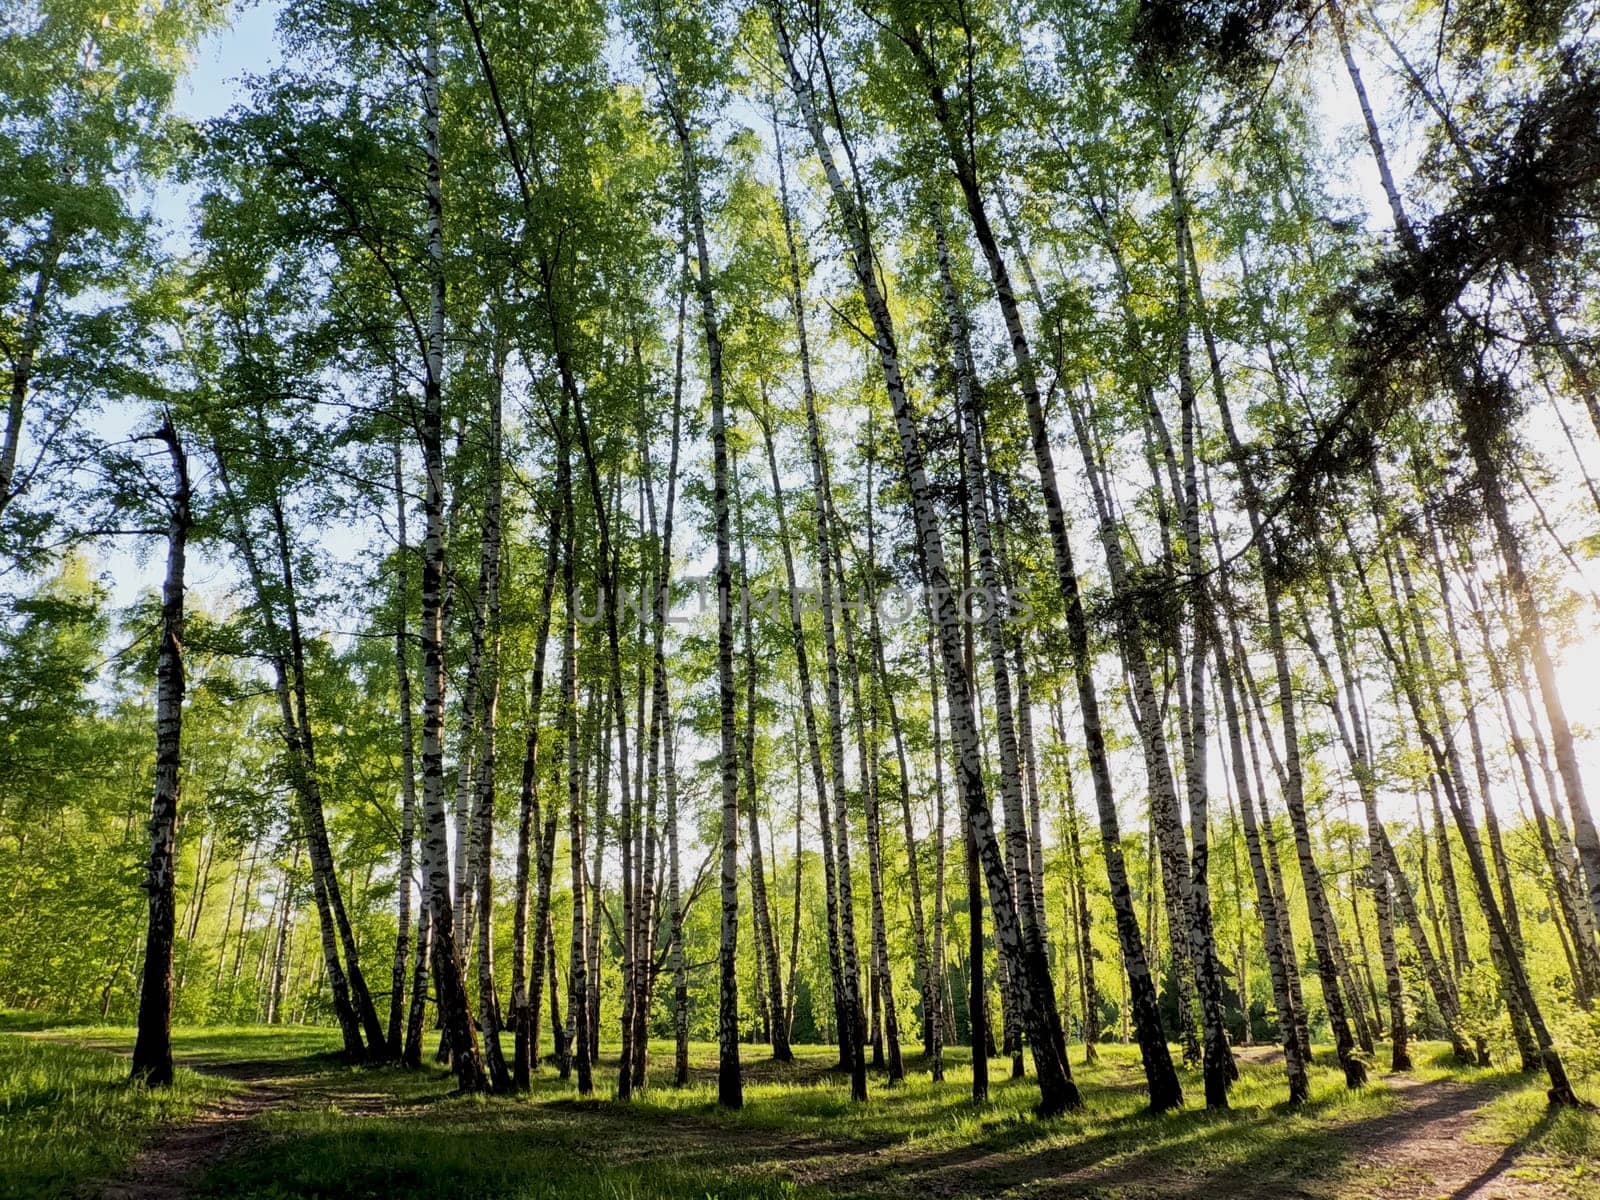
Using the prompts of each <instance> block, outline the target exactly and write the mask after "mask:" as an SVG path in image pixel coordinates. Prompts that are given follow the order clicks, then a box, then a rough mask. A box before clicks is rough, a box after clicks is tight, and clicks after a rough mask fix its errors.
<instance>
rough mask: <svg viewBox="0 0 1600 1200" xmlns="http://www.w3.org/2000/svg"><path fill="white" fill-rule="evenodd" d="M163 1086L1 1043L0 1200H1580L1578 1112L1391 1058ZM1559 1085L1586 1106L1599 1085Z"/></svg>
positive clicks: (315, 1038)
mask: <svg viewBox="0 0 1600 1200" xmlns="http://www.w3.org/2000/svg"><path fill="white" fill-rule="evenodd" d="M174 1040H175V1043H176V1045H177V1048H178V1052H179V1059H180V1061H181V1062H182V1063H183V1065H184V1067H185V1069H184V1070H183V1071H181V1072H180V1079H179V1082H178V1086H177V1087H176V1088H175V1089H174V1091H173V1093H172V1094H171V1095H169V1096H159V1095H152V1094H151V1093H148V1092H145V1091H144V1090H143V1089H137V1088H129V1087H127V1086H125V1085H124V1084H123V1082H122V1081H123V1078H124V1076H125V1073H126V1069H127V1068H126V1055H127V1053H128V1051H129V1049H130V1048H131V1045H132V1033H131V1031H129V1030H126V1029H104V1028H90V1029H60V1030H45V1031H36V1032H32V1033H29V1034H25V1035H12V1034H0V1198H5V1200H10V1198H12V1197H17V1198H21V1197H30V1198H31V1197H39V1196H48V1197H54V1196H60V1197H70V1196H103V1197H106V1198H108V1200H110V1198H114V1200H180V1198H184V1197H194V1198H197V1200H205V1198H223V1197H227V1198H233V1197H249V1198H253V1200H280V1198H287V1197H313V1196H315V1197H323V1198H338V1200H358V1198H365V1197H403V1198H416V1200H422V1198H423V1197H427V1198H428V1200H439V1198H447V1197H464V1198H465V1197H471V1198H474V1200H480V1198H481V1200H512V1198H516V1200H534V1198H545V1197H549V1198H555V1197H562V1198H567V1197H572V1198H575V1200H590V1198H593V1200H602V1198H603V1200H624V1198H625V1200H644V1198H654V1197H660V1198H662V1200H668V1198H684V1200H691V1198H692V1200H808V1198H811V1197H820V1196H856V1197H915V1198H917V1200H934V1198H943V1197H950V1198H954V1197H978V1196H983V1197H991V1196H1005V1197H1044V1196H1051V1197H1054V1196H1061V1197H1068V1196H1071V1197H1100V1198H1105V1200H1111V1198H1117V1200H1151V1198H1155V1197H1163V1198H1165V1197H1194V1198H1195V1200H1199V1198H1200V1197H1236V1198H1239V1200H1269V1198H1270V1200H1278V1198H1283V1197H1311V1198H1319V1200H1331V1198H1335V1197H1337V1198H1345V1197H1350V1198H1356V1197H1363V1198H1365V1197H1400V1198H1407V1200H1423V1198H1430V1200H1432V1198H1440V1197H1446V1198H1448V1200H1466V1198H1467V1197H1478V1198H1483V1200H1488V1198H1491V1197H1504V1198H1507V1200H1521V1198H1524V1197H1589V1198H1600V1115H1597V1114H1596V1113H1594V1112H1592V1111H1591V1112H1583V1113H1572V1112H1561V1113H1554V1114H1552V1113H1550V1112H1549V1111H1547V1109H1546V1107H1545V1104H1544V1096H1543V1090H1542V1086H1541V1084H1540V1081H1539V1080H1538V1079H1537V1078H1534V1077H1532V1076H1526V1075H1520V1074H1517V1073H1514V1072H1512V1071H1509V1070H1504V1069H1486V1070H1463V1069H1461V1068H1459V1067H1456V1066H1455V1065H1454V1064H1453V1063H1450V1062H1449V1061H1448V1058H1447V1051H1446V1048H1445V1047H1443V1046H1438V1045H1434V1044H1426V1045H1422V1046H1419V1047H1417V1048H1416V1054H1415V1057H1416V1059H1417V1062H1418V1067H1417V1069H1416V1070H1415V1071H1413V1072H1411V1073H1409V1074H1407V1075H1405V1076H1394V1075H1384V1074H1380V1073H1378V1072H1377V1071H1376V1070H1375V1071H1374V1082H1373V1085H1372V1086H1371V1087H1369V1088H1367V1089H1365V1090H1364V1091H1362V1092H1359V1093H1350V1092H1347V1091H1346V1090H1345V1089H1344V1087H1343V1086H1342V1082H1341V1077H1340V1076H1339V1075H1338V1074H1337V1073H1336V1071H1335V1070H1333V1069H1332V1067H1331V1066H1330V1065H1329V1061H1325V1060H1331V1054H1330V1055H1326V1056H1323V1055H1319V1065H1318V1067H1317V1069H1316V1071H1315V1073H1314V1077H1313V1095H1312V1100H1311V1102H1310V1103H1309V1104H1307V1105H1306V1106H1304V1107H1303V1108H1302V1109H1300V1110H1299V1111H1297V1112H1290V1111H1289V1110H1288V1109H1287V1108H1286V1107H1285V1106H1284V1105H1283V1103H1282V1099H1283V1095H1284V1085H1283V1082H1282V1075H1281V1058H1280V1057H1279V1056H1278V1055H1277V1053H1276V1052H1275V1051H1272V1050H1264V1049H1246V1050H1241V1051H1240V1057H1241V1068H1242V1071H1241V1078H1240V1081H1239V1083H1238V1084H1237V1085H1236V1087H1235V1090H1234V1094H1233V1109H1232V1111H1231V1112H1229V1113H1226V1114H1211V1113H1208V1112H1206V1111H1204V1110H1203V1109H1202V1108H1200V1107H1199V1105H1198V1101H1199V1095H1200V1083H1199V1079H1198V1077H1196V1076H1195V1075H1193V1074H1192V1073H1186V1074H1185V1086H1186V1088H1187V1090H1188V1094H1189V1102H1190V1107H1188V1108H1186V1109H1184V1110H1183V1111H1182V1112H1179V1113H1173V1114H1168V1115H1165V1116H1160V1117H1153V1116H1150V1115H1148V1114H1146V1113H1144V1112H1143V1111H1141V1107H1140V1083H1141V1080H1142V1076H1141V1074H1140V1071H1139V1066H1138V1059H1137V1056H1136V1053H1135V1052H1134V1051H1133V1050H1132V1049H1131V1048H1129V1047H1122V1046H1105V1047H1102V1048H1101V1049H1102V1053H1101V1058H1100V1061H1099V1062H1098V1063H1097V1064H1094V1065H1092V1066H1087V1067H1086V1066H1082V1065H1081V1060H1082V1047H1074V1048H1073V1052H1072V1057H1073V1067H1074V1071H1075V1073H1076V1075H1077V1078H1078V1081H1079V1084H1080V1086H1081V1087H1082V1088H1083V1090H1084V1095H1085V1097H1086V1099H1087V1101H1088V1105H1087V1108H1086V1110H1085V1111H1083V1112H1080V1113H1076V1114H1073V1115H1070V1116H1067V1117H1064V1118H1060V1119H1056V1120H1043V1121H1042V1120H1039V1119H1037V1118H1035V1117H1034V1116H1033V1115H1032V1113H1031V1112H1030V1107H1031V1105H1032V1104H1033V1102H1034V1101H1035V1100H1036V1098H1037V1092H1036V1091H1035V1090H1034V1087H1033V1084H1032V1081H1031V1079H1023V1080H1020V1081H1015V1082H1014V1081H1012V1080H1011V1079H1010V1063H1009V1060H1001V1059H995V1060H993V1062H992V1063H991V1068H990V1069H991V1075H992V1078H993V1079H994V1086H993V1088H992V1100H991V1102H990V1103H989V1104H988V1105H986V1106H983V1107H976V1106H974V1105H973V1104H972V1103H971V1102H970V1100H969V1099H968V1093H969V1089H970V1080H971V1073H970V1071H971V1068H970V1062H969V1060H968V1059H967V1057H966V1054H965V1052H964V1051H962V1050H959V1049H957V1050H955V1051H952V1052H951V1053H950V1055H949V1060H950V1063H949V1070H948V1072H947V1075H948V1078H947V1081H946V1082H945V1083H944V1084H942V1085H938V1086H935V1085H933V1084H932V1083H931V1082H930V1081H929V1080H928V1079H927V1075H926V1072H925V1071H924V1070H923V1069H922V1063H921V1060H920V1056H912V1057H911V1058H909V1059H908V1062H907V1067H908V1080H907V1082H906V1083H904V1084H902V1085H900V1086H897V1087H894V1088H890V1087H887V1086H885V1084H884V1081H883V1077H882V1075H881V1074H878V1073H875V1074H874V1077H873V1079H872V1081H871V1088H872V1100H871V1101H870V1102H869V1104H868V1105H866V1106H865V1107H861V1106H856V1105H853V1104H852V1103H851V1101H850V1099H849V1094H848V1089H847V1087H846V1086H845V1083H844V1080H843V1079H842V1078H841V1077H840V1076H839V1075H838V1074H837V1073H836V1072H835V1071H833V1070H831V1069H830V1067H831V1065H832V1059H833V1052H832V1051H830V1050H828V1049H827V1048H824V1047H802V1048H800V1049H799V1050H798V1052H797V1054H798V1061H797V1062H795V1063H794V1064H790V1065H786V1066H785V1065H780V1064H777V1063H774V1062H772V1061H771V1060H770V1059H769V1058H768V1057H767V1056H766V1055H765V1054H764V1053H762V1051H761V1049H760V1048H758V1047H754V1046H749V1047H745V1100H746V1103H745V1107H744V1108H743V1109H742V1110H741V1111H739V1112H737V1113H730V1112H726V1111H723V1110H721V1109H719V1108H718V1107H717V1105H716V1103H715V1099H716V1091H715V1066H716V1047H715V1046H713V1045H709V1044H696V1045H695V1046H694V1047H693V1048H692V1051H691V1062H692V1079H691V1085H690V1086H689V1087H688V1088H685V1089H681V1090H679V1089H674V1088H672V1087H671V1086H670V1084H669V1078H668V1076H667V1072H669V1071H670V1068H671V1046H670V1044H667V1043H653V1044H652V1046H651V1051H652V1055H653V1062H652V1074H651V1078H652V1086H651V1087H650V1089H648V1090H647V1091H646V1092H645V1093H644V1094H643V1095H642V1096H641V1097H639V1098H637V1099H635V1100H634V1101H632V1102H631V1103H627V1104H620V1103H617V1102H616V1101H615V1100H614V1099H612V1098H610V1097H611V1096H612V1095H613V1093H614V1082H615V1068H616V1064H615V1059H614V1058H612V1057H609V1056H605V1055H603V1056H602V1062H601V1065H600V1068H599V1069H598V1070H597V1072H596V1088H597V1092H598V1093H599V1094H600V1096H601V1097H602V1098H600V1099H593V1100H581V1101H580V1100H578V1099H577V1098H576V1096H575V1094H574V1092H573V1090H572V1085H571V1084H570V1083H563V1082H561V1081H559V1080H558V1079H557V1078H556V1077H555V1073H554V1071H553V1070H552V1069H550V1068H546V1069H545V1070H544V1071H543V1072H542V1073H541V1078H540V1079H539V1080H538V1081H537V1083H536V1085H535V1089H534V1092H533V1094H532V1096H531V1097H524V1098H482V1097H460V1096H456V1095H453V1094H452V1083H451V1079H450V1077H449V1076H448V1075H447V1074H445V1073H444V1071H443V1070H442V1069H440V1068H436V1067H432V1066H430V1067H429V1068H428V1069H427V1070H425V1071H422V1072H417V1073H408V1072H405V1071H401V1070H398V1069H391V1068H384V1069H376V1068H374V1069H361V1068H353V1067H350V1066H348V1065H346V1064H344V1063H342V1062H340V1061H339V1059H338V1058H337V1056H336V1055H335V1054H334V1053H333V1051H335V1050H336V1049H337V1037H336V1036H334V1035H332V1034H331V1033H330V1032H329V1031H328V1030H324V1029H306V1028H290V1029H281V1028H278V1029H262V1028H254V1029H180V1030H178V1031H176V1034H175V1039H174ZM1580 1090H1584V1091H1586V1092H1587V1093H1588V1094H1589V1095H1590V1096H1591V1097H1593V1096H1594V1095H1595V1094H1596V1093H1597V1092H1600V1079H1596V1078H1590V1079H1587V1080H1584V1081H1583V1082H1582V1084H1580Z"/></svg>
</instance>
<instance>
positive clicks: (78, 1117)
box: [0, 1030, 229, 1200]
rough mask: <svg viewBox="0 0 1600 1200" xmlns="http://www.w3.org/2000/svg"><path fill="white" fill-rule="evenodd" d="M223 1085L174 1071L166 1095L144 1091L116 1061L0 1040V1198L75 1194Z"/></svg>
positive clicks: (22, 1040) (36, 1042)
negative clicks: (172, 1080)
mask: <svg viewBox="0 0 1600 1200" xmlns="http://www.w3.org/2000/svg"><path fill="white" fill-rule="evenodd" d="M76 1032H77V1031H74V1033H76ZM119 1032H120V1033H124V1034H125V1033H126V1032H127V1031H126V1030H122V1031H119ZM228 1087H229V1085H228V1084H227V1083H225V1082H223V1081H221V1080H217V1079H208V1078H205V1077H203V1076H200V1075H197V1074H195V1073H194V1072H193V1071H186V1070H181V1069H180V1070H179V1071H178V1075H177V1080H176V1082H175V1083H174V1085H173V1086H172V1087H171V1088H170V1089H151V1088H145V1087H141V1086H137V1085H133V1084H130V1083H129V1082H128V1063H127V1061H126V1060H125V1059H123V1058H120V1057H117V1056H115V1055H112V1054H108V1053H105V1052H102V1051H97V1050H91V1049H84V1048H81V1047H78V1046H72V1045H62V1044H58V1043H55V1042H46V1041H43V1040H40V1039H36V1038H31V1037H18V1036H12V1035H0V1197H5V1198H6V1200H10V1198H12V1197H16V1198H18V1200H21V1198H23V1197H54V1196H75V1195H79V1194H81V1193H82V1192H83V1190H84V1189H85V1187H86V1186H87V1185H88V1184H90V1183H91V1182H92V1181H94V1180H96V1179H102V1178H106V1177H109V1176H112V1175H115V1174H116V1173H117V1172H119V1171H120V1170H121V1169H122V1168H123V1167H124V1166H125V1165H126V1164H127V1163H128V1161H129V1160H130V1159H131V1158H132V1157H133V1155H134V1154H135V1153H136V1152H137V1151H138V1149H139V1147H140V1146H141V1145H142V1144H143V1143H144V1142H145V1141H147V1140H148V1139H149V1138H150V1137H151V1136H152V1135H153V1134H154V1133H155V1132H156V1131H157V1130H159V1129H160V1128H161V1127H162V1126H163V1125H166V1124H169V1123H171V1122H175V1121H180V1120H182V1119H184V1118H185V1117H188V1116H189V1115H190V1114H191V1113H193V1112H194V1110H195V1109H196V1108H198V1107H199V1106H200V1105H201V1104H203V1103H204V1102H205V1101H206V1100H207V1099H208V1098H210V1097H212V1096H215V1095H218V1094H220V1093H221V1092H223V1091H225V1090H226V1089H227V1088H228Z"/></svg>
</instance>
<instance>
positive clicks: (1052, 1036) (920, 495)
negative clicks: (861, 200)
mask: <svg viewBox="0 0 1600 1200" xmlns="http://www.w3.org/2000/svg"><path fill="white" fill-rule="evenodd" d="M768 14H769V16H770V17H771V19H772V24H773V27H774V32H775V33H776V35H777V41H778V50H779V53H780V55H781V56H782V58H783V62H784V66H785V69H786V71H787V73H788V76H789V79H790V83H791V85H792V86H793V90H794V92H795V95H796V98H797V99H798V101H799V103H800V109H801V113H802V115H803V117H804V120H805V125H806V128H807V131H808V133H809V134H810V137H811V143H812V147H813V149H814V150H815V151H816V154H817V158H818V160H819V161H820V163H821V165H822V168H823V171H824V174H825V175H826V177H827V181H828V190H829V193H830V195H831V197H832V199H833V204H834V209H835V211H836V213H837V215H838V216H839V218H840V220H841V223H842V225H843V226H844V230H845V234H846V242H847V246H848V249H849V258H850V263H851V266H852V268H853V269H854V271H855V275H856V281H857V283H858V285H859V286H860V288H861V291H862V295H863V298H864V299H865V301H866V306H867V312H868V315H869V317H870V320H871V323H872V328H873V334H874V342H875V348H876V350H877V352H878V360H879V364H880V366H881V368H882V371H883V378H884V386H885V389H886V390H887V392H888V394H889V401H890V405H891V407H892V409H893V411H894V416H895V426H896V433H897V436H898V439H899V443H900V450H901V459H902V466H903V474H904V479H905V482H906V485H907V489H908V491H909V493H910V498H911V506H912V512H913V515H914V519H915V524H916V528H917V541H918V549H919V557H920V558H921V560H922V562H923V564H924V570H925V573H926V577H927V579H928V582H929V586H930V590H931V591H932V592H933V600H934V611H935V614H936V617H937V620H938V626H939V640H940V645H941V648H942V650H943V656H944V668H945V683H946V694H947V695H948V697H949V704H950V722H951V730H952V735H953V737H954V740H955V742H956V745H957V747H958V749H959V762H960V777H961V780H962V786H963V791H964V800H965V803H966V807H967V825H968V827H969V828H970V829H971V831H972V836H973V840H974V842H975V843H976V845H977V849H978V852H979V855H980V857H981V859H982V862H983V868H984V874H985V876H986V878H987V882H988V887H989V894H990V908H991V909H992V910H993V911H994V912H995V914H996V929H995V936H996V940H997V941H998V942H999V944H1000V945H1001V947H1002V953H1004V954H1006V955H1008V956H1009V957H1010V958H1011V960H1012V961H1013V962H1016V963H1018V964H1019V967H1020V966H1022V965H1023V964H1024V963H1025V968H1024V969H1025V975H1024V977H1023V979H1022V983H1023V986H1022V987H1021V988H1019V991H1020V992H1021V993H1022V996H1021V999H1022V1004H1023V1012H1024V1021H1025V1024H1026V1026H1027V1032H1028V1037H1029V1041H1030V1043H1031V1044H1032V1048H1033V1053H1034V1064H1035V1070H1036V1073H1037V1075H1038V1078H1039V1088H1040V1106H1039V1107H1040V1111H1041V1112H1042V1113H1043V1114H1045V1115H1055V1114H1058V1113H1061V1112H1063V1111H1065V1110H1067V1109H1069V1108H1075V1107H1077V1106H1079V1105H1081V1104H1082V1099H1081V1097H1080V1096H1079V1094H1078V1089H1077V1086H1076V1084H1074V1083H1073V1081H1072V1077H1071V1073H1070V1068H1069V1067H1068V1066H1067V1064H1066V1061H1065V1058H1064V1056H1063V1055H1062V1054H1061V1052H1060V1048H1059V1047H1060V1026H1059V1023H1058V1022H1057V1021H1056V1020H1055V1019H1054V1018H1053V1016H1052V1014H1053V1012H1054V1008H1055V1005H1054V998H1053V996H1052V994H1051V987H1050V972H1049V964H1048V963H1047V962H1046V961H1045V959H1044V956H1043V954H1042V953H1040V952H1039V949H1038V945H1037V942H1036V941H1035V942H1034V943H1033V944H1032V945H1029V946H1027V947H1026V948H1025V947H1024V945H1023V940H1022V934H1021V930H1020V927H1019V924H1018V916H1017V903H1016V899H1015V895H1014V893H1013V891H1012V888H1011V881H1010V879H1009V878H1008V877H1007V874H1006V869H1005V863H1004V862H1003V861H1002V859H1001V857H1000V847H999V844H998V842H997V841H996V839H995V833H994V823H993V819H992V817H991V815H990V812H989V804H988V799H987V796H986V794H985V791H984V782H983V775H982V769H981V765H980V761H979V746H978V737H977V729H976V726H975V724H974V722H973V714H972V707H971V700H970V693H969V690H968V688H969V684H968V675H967V668H966V663H965V662H964V661H963V659H962V654H961V632H960V627H959V617H958V615H957V612H956V606H955V600H954V597H953V596H952V595H951V593H950V587H949V576H948V574H947V572H946V570H945V557H944V543H943V539H942V537H941V535H940V531H939V523H938V518H937V515H936V514H935V512H934V508H933V502H932V497H931V495H930V489H929V486H928V480H927V475H926V472H925V470H924V468H923V460H922V446H921V438H920V435H919V433H918V430H917V425H916V418H915V416H914V415H913V413H912V410H911V404H910V400H909V397H908V396H907V395H906V391H905V387H904V384H903V382H902V380H901V374H900V360H899V350H898V348H897V346H896V343H895V338H894V326H893V322H892V319H891V317H890V313H889V307H888V304H887V302H886V300H885V299H884V296H883V293H882V291H881V290H880V288H879V286H878V278H877V267H876V259H875V256H874V254H873V249H872V242H871V236H870V232H869V229H868V225H867V223H866V214H865V213H864V212H863V211H862V209H861V208H860V206H859V205H858V203H857V195H858V193H857V192H855V191H852V190H851V188H850V187H848V186H847V185H846V183H845V181H844V178H843V176H842V175H841V174H840V173H839V169H838V166H837V164H836V162H835V160H834V156H833V150H832V147H831V146H830V144H829V142H828V140H827V137H826V135H825V134H824V130H823V126H822V121H821V117H820V115H819V107H818V105H817V103H816V97H815V94H814V92H813V90H812V85H811V82H810V80H809V78H808V77H807V76H806V75H804V74H803V73H802V72H801V71H800V70H799V66H798V61H797V59H796V57H795V54H794V49H793V46H792V44H791V43H790V40H789V34H788V29H787V26H786V25H785V23H784V17H783V13H782V11H781V8H780V7H779V0H771V2H770V3H769V4H768ZM836 132H838V131H837V129H836ZM857 183H858V185H859V181H857ZM846 966H847V968H848V967H849V966H850V959H849V956H848V954H847V956H846ZM847 986H848V981H847ZM858 1011H859V1009H858ZM863 1083H864V1080H863ZM863 1090H864V1089H863Z"/></svg>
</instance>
